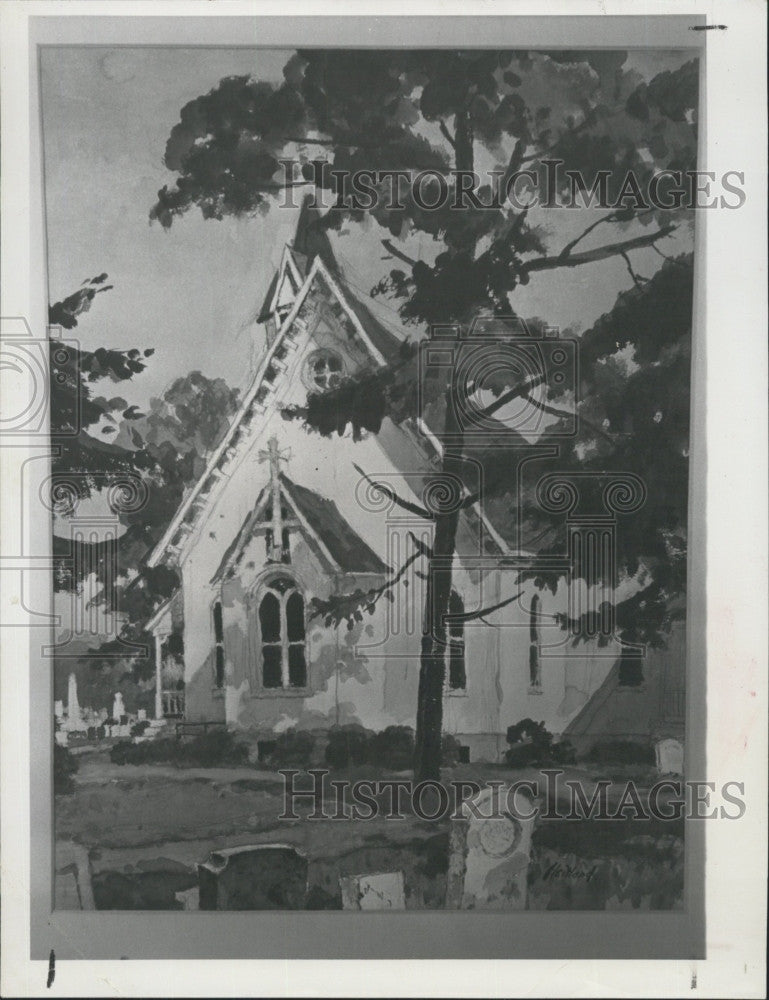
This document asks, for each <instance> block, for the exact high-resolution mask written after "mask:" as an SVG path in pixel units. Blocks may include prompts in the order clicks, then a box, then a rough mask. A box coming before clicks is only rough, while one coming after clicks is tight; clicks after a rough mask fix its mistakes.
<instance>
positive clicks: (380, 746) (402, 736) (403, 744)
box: [369, 726, 414, 771]
mask: <svg viewBox="0 0 769 1000" xmlns="http://www.w3.org/2000/svg"><path fill="white" fill-rule="evenodd" d="M369 754H370V761H371V763H372V764H376V765H377V766H378V767H383V768H386V769H387V770H389V771H406V770H408V769H409V768H410V767H412V766H413V764H414V730H413V729H411V728H410V727H409V726H388V727H387V729H383V730H382V732H381V733H375V734H374V735H373V736H372V737H371V743H370V746H369Z"/></svg>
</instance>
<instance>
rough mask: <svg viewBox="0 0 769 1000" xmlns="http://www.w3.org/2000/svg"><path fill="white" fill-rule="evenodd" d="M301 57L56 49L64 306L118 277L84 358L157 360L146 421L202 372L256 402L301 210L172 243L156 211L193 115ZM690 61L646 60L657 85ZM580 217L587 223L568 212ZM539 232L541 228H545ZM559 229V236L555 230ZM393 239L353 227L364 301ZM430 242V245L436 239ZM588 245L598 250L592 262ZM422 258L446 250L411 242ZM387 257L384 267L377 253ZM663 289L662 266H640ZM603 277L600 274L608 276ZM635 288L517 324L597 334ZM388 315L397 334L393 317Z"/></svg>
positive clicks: (50, 232)
mask: <svg viewBox="0 0 769 1000" xmlns="http://www.w3.org/2000/svg"><path fill="white" fill-rule="evenodd" d="M289 55H290V53H288V52H285V51H278V50H264V49H261V50H258V49H246V48H240V49H217V48H206V49H201V48H197V49H189V48H167V47H145V48H138V47H125V48H101V47H97V46H87V47H86V46H83V47H74V46H71V47H66V48H65V47H50V48H45V49H43V51H42V58H41V84H42V115H43V150H44V158H45V162H44V169H45V205H46V230H47V243H48V288H49V301H51V302H54V301H57V300H58V299H61V298H63V297H64V296H66V295H68V294H70V293H71V292H73V291H74V290H75V289H76V288H77V287H78V286H79V285H80V284H81V283H82V282H83V281H84V280H85V279H87V278H91V277H93V276H95V275H98V274H101V273H103V272H106V273H107V274H108V275H109V282H110V284H112V285H113V286H114V287H113V289H112V290H111V291H109V292H107V293H106V294H104V295H99V296H97V297H96V299H95V301H94V304H93V307H92V309H91V311H90V312H89V313H87V314H84V315H83V316H82V317H81V319H80V323H79V325H78V327H77V329H76V330H74V331H72V333H73V335H74V336H76V337H77V338H78V339H79V340H80V342H81V343H82V344H83V346H84V347H88V348H95V347H98V346H106V347H115V348H124V349H125V348H131V347H138V348H142V349H144V348H148V347H152V348H154V349H155V354H154V355H153V356H152V358H151V359H150V363H149V364H148V367H147V369H146V370H145V371H144V372H142V373H141V374H140V375H139V376H137V377H135V378H134V379H133V380H132V382H131V383H124V384H123V385H121V388H120V394H121V395H122V396H124V397H125V398H127V399H128V400H129V401H130V402H132V403H137V404H139V405H140V406H146V405H147V404H148V402H149V400H150V398H151V397H153V396H158V395H160V394H161V393H162V392H163V390H164V389H165V388H166V387H167V386H168V385H169V384H170V383H171V382H172V381H173V379H174V378H176V377H178V376H180V375H185V374H187V373H188V372H190V371H195V370H199V371H202V372H203V373H204V374H205V375H208V376H210V377H223V378H224V379H225V380H226V381H227V382H228V383H229V384H230V385H231V386H234V387H238V388H240V389H244V388H245V387H246V386H247V385H248V383H249V382H250V378H251V372H252V368H253V360H254V357H255V353H256V351H258V350H259V349H261V346H262V333H261V331H260V330H259V329H258V328H257V327H256V326H255V324H254V322H253V320H254V316H255V312H256V310H257V309H258V308H259V305H260V304H261V300H262V298H263V296H264V293H265V291H266V288H267V285H268V283H269V280H270V278H271V276H272V273H273V271H274V270H275V268H276V267H277V266H278V264H279V261H280V256H281V251H282V248H283V245H284V244H285V242H286V241H287V240H288V239H290V237H291V235H292V233H293V229H294V225H295V222H296V216H297V211H296V210H291V209H287V208H281V209H280V210H274V209H273V210H271V211H270V212H269V213H267V214H266V215H259V216H258V217H255V218H245V219H232V218H227V219H224V220H222V221H214V220H208V221H206V220H204V219H203V217H202V216H201V214H200V212H199V211H197V210H191V211H190V212H188V213H187V214H186V215H185V216H183V217H182V218H179V219H177V220H176V221H175V222H174V224H173V226H172V227H171V229H170V230H168V231H166V230H164V229H163V228H162V227H161V226H160V225H159V224H157V223H155V224H152V225H150V222H149V210H150V208H151V207H152V205H153V204H154V202H155V200H156V197H157V192H158V190H159V188H161V187H162V186H163V184H169V185H171V184H173V180H174V175H173V174H171V173H170V172H169V171H168V170H167V169H166V168H165V166H164V164H163V152H164V150H165V144H166V140H167V138H168V135H169V133H170V131H171V129H172V128H173V126H174V125H175V124H176V123H177V122H178V120H179V112H180V110H181V108H182V107H183V106H184V105H185V104H186V103H187V102H188V101H190V100H193V99H194V98H195V97H197V96H199V95H200V94H203V93H206V92H207V91H209V90H210V89H211V88H213V87H215V86H216V84H217V83H218V82H219V80H220V79H221V78H222V77H224V76H229V75H235V74H253V75H255V76H257V77H259V78H261V79H268V80H274V81H278V80H280V79H281V78H282V67H283V65H284V64H285V62H286V61H287V59H288V57H289ZM686 58H691V55H690V54H684V53H659V52H656V53H651V52H635V53H632V54H631V56H630V61H631V62H632V65H633V68H634V69H636V70H638V71H639V72H640V73H642V74H643V75H644V76H645V77H646V78H647V79H649V78H650V77H651V76H653V75H654V74H655V73H657V72H659V71H660V70H661V69H665V68H673V67H675V66H677V65H680V63H681V62H683V61H685V59H686ZM567 214H569V215H572V213H567ZM563 215H564V213H562V212H561V213H559V216H561V217H560V218H559V219H558V228H559V239H562V240H564V241H566V240H568V239H569V238H570V237H571V233H570V232H569V231H568V229H567V228H566V227H565V226H564V222H566V223H567V225H570V226H571V227H572V228H573V231H574V235H576V234H577V233H579V232H581V231H582V230H583V229H584V228H585V226H586V225H587V224H588V223H589V222H590V221H592V220H591V219H590V218H589V216H586V215H585V213H582V212H578V213H573V216H577V218H572V219H569V220H564V219H563V218H562V217H563ZM530 221H533V219H532V216H531V215H530ZM544 221H545V224H547V222H546V220H544ZM387 235H388V234H387V233H384V232H381V233H380V232H377V227H376V225H372V226H370V227H369V228H368V229H367V230H361V228H360V227H358V226H355V225H353V226H350V227H349V229H348V230H347V231H345V232H343V234H342V235H340V236H337V237H334V245H335V250H336V252H337V254H338V257H339V260H340V262H341V263H342V265H343V267H345V269H346V271H347V273H348V275H349V277H350V280H351V282H352V283H353V284H354V285H355V286H356V287H357V288H358V290H359V291H360V292H361V293H362V294H364V295H365V294H366V292H367V291H368V290H369V289H370V288H371V286H372V285H373V284H374V283H375V282H376V281H377V280H378V279H379V278H380V277H382V275H383V274H384V273H386V271H387V270H388V269H389V267H391V266H392V265H391V264H390V263H389V262H387V263H385V262H383V261H382V256H383V252H382V251H379V249H378V246H377V241H378V239H379V238H380V236H387ZM423 240H424V241H425V243H427V242H428V241H427V238H426V237H423ZM589 245H590V244H589V243H587V242H586V243H585V248H587V247H589ZM689 248H690V234H689V233H686V232H683V233H681V235H680V236H677V237H674V239H671V240H669V241H667V244H666V247H665V250H666V252H667V253H680V252H682V251H683V250H686V249H689ZM404 249H406V250H407V252H408V253H410V254H412V255H417V256H420V255H422V254H423V253H424V255H425V256H431V255H432V248H430V247H429V246H425V245H420V244H419V242H418V241H417V242H415V243H409V244H406V245H405V246H404ZM372 250H374V251H375V252H372ZM633 263H634V267H635V268H636V270H637V271H638V272H639V273H641V274H643V275H645V276H647V277H649V276H650V275H651V274H653V273H654V271H656V270H657V269H658V267H659V266H660V264H661V258H660V257H658V256H657V255H656V254H655V253H654V251H653V250H651V249H649V250H645V251H639V252H637V253H636V254H635V255H634V261H633ZM595 268H600V269H601V273H600V277H598V276H597V274H596V272H595ZM630 285H631V278H630V276H629V274H628V271H627V269H626V266H625V263H624V261H623V260H622V259H621V258H617V259H614V260H609V261H605V262H602V263H601V264H598V265H590V266H587V267H582V268H571V269H568V270H565V271H558V272H557V273H551V274H550V275H541V276H538V277H536V278H533V279H532V281H531V282H530V284H529V285H528V286H527V287H526V288H521V289H518V290H517V291H516V303H515V305H516V309H517V311H518V312H519V314H521V315H524V316H541V317H543V318H544V319H546V320H547V321H548V322H549V323H550V324H552V325H554V326H559V327H561V328H566V327H576V328H577V329H584V328H585V327H587V326H589V325H590V324H591V323H592V322H593V321H594V320H595V319H597V318H598V316H600V315H601V314H602V313H604V312H606V311H607V310H609V309H610V308H611V307H612V305H613V304H614V301H615V299H616V296H617V294H618V293H619V292H620V291H622V290H624V289H626V288H629V287H630ZM373 306H374V310H375V312H377V314H378V315H379V317H380V318H381V319H382V320H383V321H384V322H386V323H387V324H388V325H390V326H392V327H393V328H395V329H396V330H401V329H402V328H401V326H400V323H399V320H398V317H397V313H396V311H395V306H394V304H393V303H382V302H381V300H377V301H376V302H375V303H374V304H373Z"/></svg>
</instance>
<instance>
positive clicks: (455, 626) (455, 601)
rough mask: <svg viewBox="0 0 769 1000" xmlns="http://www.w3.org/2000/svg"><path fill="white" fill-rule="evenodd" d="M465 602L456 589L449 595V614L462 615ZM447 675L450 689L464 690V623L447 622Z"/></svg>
mask: <svg viewBox="0 0 769 1000" xmlns="http://www.w3.org/2000/svg"><path fill="white" fill-rule="evenodd" d="M464 613H465V604H464V601H463V600H462V598H461V597H460V596H459V594H458V593H457V592H456V590H452V591H451V596H450V597H449V614H450V615H463V614H464ZM448 660H449V662H448V676H449V690H450V691H464V690H465V689H466V688H467V673H466V671H465V623H464V622H449V648H448Z"/></svg>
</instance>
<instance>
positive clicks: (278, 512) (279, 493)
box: [211, 438, 388, 585]
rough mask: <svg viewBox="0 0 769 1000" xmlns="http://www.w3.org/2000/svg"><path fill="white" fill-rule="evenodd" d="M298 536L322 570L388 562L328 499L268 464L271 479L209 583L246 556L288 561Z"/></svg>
mask: <svg viewBox="0 0 769 1000" xmlns="http://www.w3.org/2000/svg"><path fill="white" fill-rule="evenodd" d="M270 458H271V461H272V462H273V463H275V464H276V463H277V461H278V460H279V456H278V451H277V441H276V440H275V439H274V438H273V439H272V440H271V441H270ZM275 477H277V481H276V478H275ZM276 498H278V507H277V508H276V507H275V503H276ZM298 536H301V537H302V538H303V540H304V541H305V542H306V543H307V545H308V546H309V548H310V550H311V551H312V552H313V553H314V555H315V556H316V557H317V559H318V561H319V562H320V564H321V566H322V567H323V568H324V570H325V572H326V573H328V574H339V573H342V574H351V575H368V574H374V575H382V574H385V573H387V572H388V567H387V566H386V565H385V564H384V563H383V562H382V560H381V559H380V558H379V557H378V556H377V555H376V553H375V552H374V551H373V550H372V549H371V548H370V547H369V546H368V545H367V544H366V542H364V541H363V539H362V538H361V537H360V535H358V534H357V533H356V532H355V531H354V529H353V528H352V527H351V526H350V524H349V523H348V522H347V521H346V520H345V519H344V517H343V516H342V515H341V514H340V512H339V509H338V508H337V506H336V504H335V503H334V502H333V500H328V499H326V498H325V497H322V496H320V494H318V493H316V492H315V491H314V490H310V489H307V488H306V487H304V486H300V485H298V484H296V483H293V482H292V481H291V480H290V479H289V478H288V477H287V476H285V475H284V474H282V473H278V472H277V469H276V468H275V466H273V470H272V479H271V482H270V483H269V484H268V485H267V486H265V487H264V489H263V490H262V491H261V493H260V494H259V497H258V498H257V501H256V503H255V505H254V507H253V509H252V510H251V511H250V512H249V513H248V514H247V516H246V518H245V520H244V522H243V524H242V525H241V527H240V530H239V531H238V532H237V534H236V535H235V537H234V538H233V539H232V541H231V543H230V544H229V545H228V547H227V549H226V550H225V552H224V555H223V556H222V560H221V562H220V564H219V566H218V567H217V569H216V572H215V573H214V575H213V577H212V578H211V584H212V585H216V584H218V583H220V582H222V581H224V580H227V579H229V578H231V577H232V576H233V575H234V574H235V573H236V572H237V571H238V568H239V566H240V564H241V563H242V562H243V561H244V560H245V559H246V558H250V560H251V562H252V563H254V564H255V565H262V564H265V565H266V564H268V563H271V564H274V565H280V564H290V563H291V562H292V552H293V550H294V549H295V548H296V541H297V538H298ZM255 539H262V540H263V541H262V543H261V545H262V547H261V548H258V547H256V546H254V544H252V543H253V542H254V540H255Z"/></svg>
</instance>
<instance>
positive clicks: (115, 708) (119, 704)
mask: <svg viewBox="0 0 769 1000" xmlns="http://www.w3.org/2000/svg"><path fill="white" fill-rule="evenodd" d="M124 715H125V705H124V704H123V695H122V694H121V693H120V691H118V692H117V693H116V694H115V700H114V701H113V702H112V718H113V719H114V720H115V722H117V723H119V722H120V721H121V718H122V716H124Z"/></svg>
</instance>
